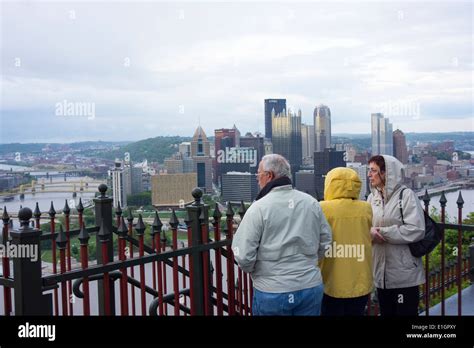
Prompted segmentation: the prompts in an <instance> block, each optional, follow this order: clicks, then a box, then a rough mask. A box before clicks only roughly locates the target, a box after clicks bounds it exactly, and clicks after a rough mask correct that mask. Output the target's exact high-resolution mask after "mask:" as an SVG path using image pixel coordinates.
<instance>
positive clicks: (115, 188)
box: [110, 160, 127, 208]
mask: <svg viewBox="0 0 474 348" xmlns="http://www.w3.org/2000/svg"><path fill="white" fill-rule="evenodd" d="M110 176H111V178H112V198H113V205H114V208H117V207H118V205H119V204H120V207H122V208H125V207H126V206H127V192H126V191H125V182H124V173H123V167H122V162H120V161H118V160H117V161H115V167H114V169H112V170H111V171H110Z"/></svg>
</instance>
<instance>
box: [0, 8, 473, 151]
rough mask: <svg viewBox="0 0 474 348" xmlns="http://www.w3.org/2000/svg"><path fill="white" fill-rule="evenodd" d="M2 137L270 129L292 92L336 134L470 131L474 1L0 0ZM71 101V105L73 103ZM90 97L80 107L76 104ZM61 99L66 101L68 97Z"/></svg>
mask: <svg viewBox="0 0 474 348" xmlns="http://www.w3.org/2000/svg"><path fill="white" fill-rule="evenodd" d="M1 11H2V13H1V39H2V40H1V58H2V60H1V73H2V75H1V87H2V90H1V122H0V142H2V143H10V142H72V141H81V140H139V139H145V138H149V137H155V136H158V135H183V136H190V135H192V133H193V132H194V130H195V128H196V127H197V125H198V123H199V122H200V124H201V126H202V127H203V128H204V130H205V131H206V132H207V134H208V135H212V134H213V131H214V129H216V128H230V127H232V126H233V124H234V123H235V124H236V125H237V127H238V128H239V129H240V131H241V132H242V133H245V132H247V131H252V132H254V131H261V132H262V133H264V130H265V129H264V99H265V98H286V99H287V105H288V106H289V107H291V108H293V109H294V110H298V109H301V110H302V114H303V122H305V123H309V124H312V123H313V110H314V107H315V106H316V105H319V104H325V105H328V106H329V107H330V109H331V113H332V131H333V133H369V132H370V114H371V113H372V112H377V111H379V112H384V113H385V114H386V116H388V117H389V118H390V120H391V121H392V123H393V125H394V129H395V128H400V129H402V130H403V131H405V132H446V131H473V129H474V124H473V99H472V97H473V30H472V16H473V5H472V1H458V0H449V1H429V2H419V1H409V2H407V1H401V2H400V1H385V2H383V3H380V2H360V1H331V2H329V1H310V2H301V3H297V4H295V3H293V2H286V1H279V2H272V1H260V2H243V3H232V2H227V1H226V2H223V1H221V2H179V3H178V2H176V3H172V2H150V1H149V2H138V3H137V2H134V1H133V2H132V1H122V2H113V3H112V2H104V1H102V2H94V1H92V2H91V1H88V2H65V1H62V2H61V1H60V2H39V3H38V2H30V1H25V2H3V3H2V4H1ZM68 103H69V104H68ZM81 105H83V106H87V107H88V108H89V109H87V108H86V109H81V108H79V106H81ZM62 106H66V109H64V108H62Z"/></svg>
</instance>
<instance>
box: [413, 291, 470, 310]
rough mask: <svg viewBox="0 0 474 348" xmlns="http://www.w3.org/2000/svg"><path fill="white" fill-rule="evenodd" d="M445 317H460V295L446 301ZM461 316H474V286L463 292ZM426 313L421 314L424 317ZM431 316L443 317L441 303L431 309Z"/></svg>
mask: <svg viewBox="0 0 474 348" xmlns="http://www.w3.org/2000/svg"><path fill="white" fill-rule="evenodd" d="M444 303H445V315H458V295H457V294H456V295H453V296H451V297H449V298H447V299H446V300H445V301H444ZM461 306H462V307H461V315H474V285H471V286H469V287H467V288H465V289H464V290H462V292H461ZM423 315H424V312H423V313H421V314H420V316H423ZM431 315H441V302H440V303H438V304H437V305H435V306H433V307H431V308H430V316H431Z"/></svg>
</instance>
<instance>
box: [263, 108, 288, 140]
mask: <svg viewBox="0 0 474 348" xmlns="http://www.w3.org/2000/svg"><path fill="white" fill-rule="evenodd" d="M272 113H274V114H275V115H278V114H281V113H286V99H265V138H266V139H269V140H272V137H273V135H272V132H273V125H272Z"/></svg>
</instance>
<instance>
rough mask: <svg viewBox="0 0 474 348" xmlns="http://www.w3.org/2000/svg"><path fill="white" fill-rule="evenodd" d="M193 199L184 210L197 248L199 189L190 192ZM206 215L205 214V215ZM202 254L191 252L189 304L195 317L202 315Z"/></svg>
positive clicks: (203, 308)
mask: <svg viewBox="0 0 474 348" xmlns="http://www.w3.org/2000/svg"><path fill="white" fill-rule="evenodd" d="M192 195H193V197H194V203H193V204H191V205H188V206H187V207H186V210H187V211H188V216H189V219H190V223H191V241H192V244H191V245H192V247H197V246H199V245H201V244H202V233H201V221H200V220H199V217H200V215H201V209H204V205H203V204H202V203H201V197H202V191H201V190H200V189H199V188H195V189H194V190H193V192H192ZM206 215H207V214H206ZM201 256H202V252H199V251H193V252H192V253H191V269H192V272H193V275H192V277H191V279H192V284H190V287H191V288H192V289H193V291H192V299H191V304H192V306H193V307H194V310H193V313H194V314H195V315H204V314H205V307H204V267H203V258H202V257H201Z"/></svg>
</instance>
